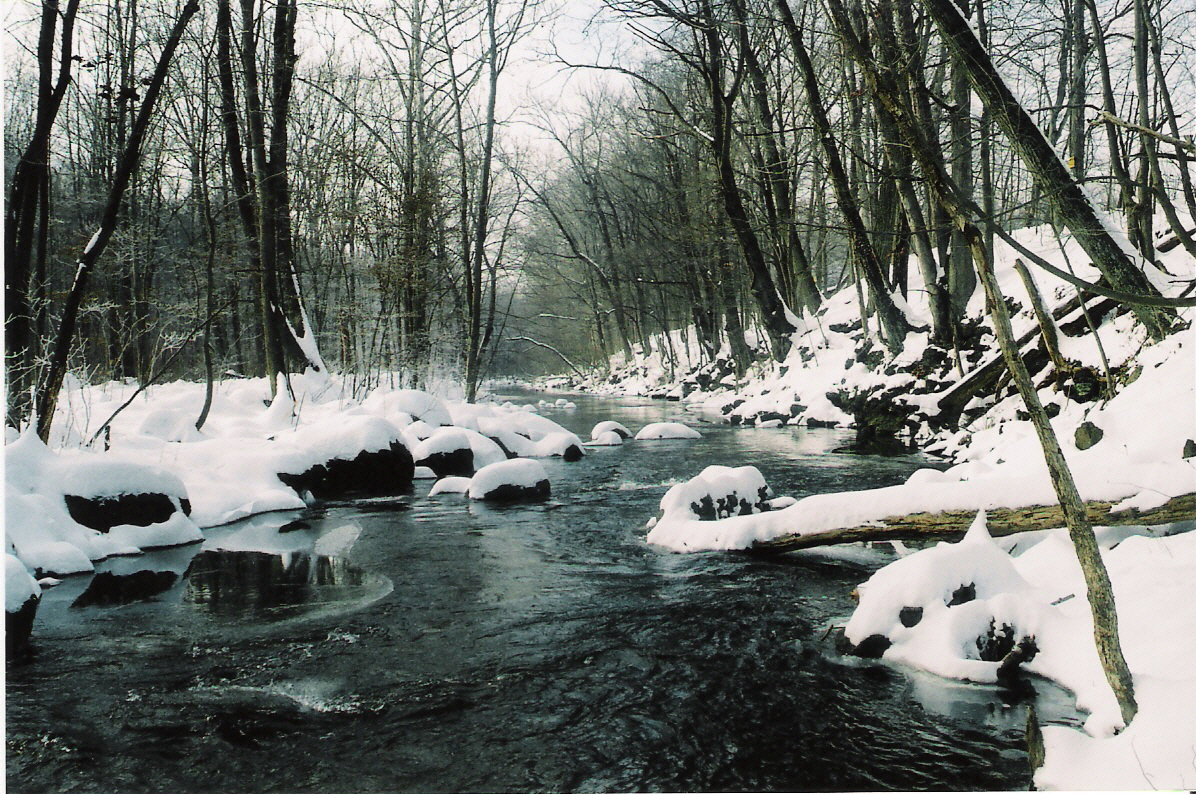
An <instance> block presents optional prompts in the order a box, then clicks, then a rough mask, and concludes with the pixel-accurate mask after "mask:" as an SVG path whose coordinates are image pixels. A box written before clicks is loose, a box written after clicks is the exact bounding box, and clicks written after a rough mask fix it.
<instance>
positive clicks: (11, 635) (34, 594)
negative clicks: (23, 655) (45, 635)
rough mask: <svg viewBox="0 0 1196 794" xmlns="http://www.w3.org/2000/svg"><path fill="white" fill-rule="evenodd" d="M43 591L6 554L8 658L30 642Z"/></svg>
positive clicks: (5, 628)
mask: <svg viewBox="0 0 1196 794" xmlns="http://www.w3.org/2000/svg"><path fill="white" fill-rule="evenodd" d="M41 597H42V591H41V588H40V587H38V585H37V580H36V579H34V578H33V577H32V576H30V575H29V571H28V570H27V569H26V568H25V566H24V565H23V564H22V563H21V561H20V560H18V559H17V558H16V557H14V556H13V555H11V554H8V553H6V554H5V555H4V647H5V651H6V652H7V654H8V658H10V659H11V658H12V656H13V654H14V653H16V652H17V651H20V650H21V649H22V648H23V647H24V646H25V644H26V643H28V642H29V636H30V635H31V634H32V633H33V618H34V616H35V615H36V614H37V605H38V602H39V601H40V600H41Z"/></svg>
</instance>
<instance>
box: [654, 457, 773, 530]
mask: <svg viewBox="0 0 1196 794" xmlns="http://www.w3.org/2000/svg"><path fill="white" fill-rule="evenodd" d="M771 497H772V489H771V488H769V487H768V484H767V483H766V482H765V481H764V475H762V474H761V473H760V470H759V469H757V468H756V467H755V466H740V467H739V468H734V469H733V468H730V467H729V466H707V467H706V468H705V469H703V470H702V473H701V474H699V475H698V476H697V477H694V478H693V479H692V480H689V481H688V482H683V483H680V484H678V485H674V486H673V487H672V488H670V489H669V490H668V491H666V492H665V495H664V496H663V497H662V498H661V500H660V509H661V511H662V512H663V513H664V518H663V521H670V520H676V519H678V518H684V519H686V520H690V519H694V518H696V519H698V520H702V521H715V520H718V519H722V518H727V517H729V516H740V515H744V516H746V515H751V514H753V513H760V512H763V511H765V510H768V509H769V504H768V500H769V499H770V498H771Z"/></svg>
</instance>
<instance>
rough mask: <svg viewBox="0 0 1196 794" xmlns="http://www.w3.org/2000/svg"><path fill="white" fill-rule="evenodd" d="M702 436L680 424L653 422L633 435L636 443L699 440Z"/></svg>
mask: <svg viewBox="0 0 1196 794" xmlns="http://www.w3.org/2000/svg"><path fill="white" fill-rule="evenodd" d="M701 437H702V434H701V433H699V432H698V431H697V430H694V429H693V428H692V427H690V426H688V425H683V424H681V423H680V422H653V423H652V424H650V425H644V427H643V428H642V429H641V430H640V431H639V432H638V433H636V434H635V440H636V441H660V440H664V439H673V438H701Z"/></svg>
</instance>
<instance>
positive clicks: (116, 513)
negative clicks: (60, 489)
mask: <svg viewBox="0 0 1196 794" xmlns="http://www.w3.org/2000/svg"><path fill="white" fill-rule="evenodd" d="M63 498H65V499H66V509H67V510H68V511H69V512H70V514H71V518H73V519H75V521H77V522H78V523H80V524H82V525H83V526H85V527H90V528H91V529H96V530H99V531H100V532H107V531H108V530H110V529H112V528H113V527H116V526H121V525H122V524H133V525H135V526H139V527H147V526H149V525H150V524H160V523H162V522H163V521H166V520H167V519H169V518H170V517H171V516H172V515H173V514H174V512H175V509H176V508H175V505H174V502H173V501H171V499H170V497H169V496H167V495H166V494H162V493H129V494H121V495H119V496H99V497H95V498H90V497H86V496H76V495H74V494H66V495H65V497H63ZM187 506H188V507H190V504H189V503H188V505H187Z"/></svg>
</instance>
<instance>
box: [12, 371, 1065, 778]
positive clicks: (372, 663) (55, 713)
mask: <svg viewBox="0 0 1196 794" xmlns="http://www.w3.org/2000/svg"><path fill="white" fill-rule="evenodd" d="M507 396H510V397H511V398H512V399H515V400H516V401H519V402H527V401H529V400H530V401H533V402H534V401H535V400H536V399H537V398H538V397H539V396H540V395H534V394H530V393H520V394H517V395H507V394H504V395H503V398H506V397H507ZM554 397H555V395H554ZM573 399H574V400H575V402H576V403H577V406H578V407H577V408H576V410H571V411H552V412H551V413H549V414H548V415H550V416H551V418H553V419H554V420H555V421H557V422H560V423H561V424H563V425H564V426H566V427H567V428H569V429H570V430H572V431H573V432H575V433H577V434H578V435H580V436H582V437H583V438H588V437H589V429H590V428H591V427H592V426H593V425H594V424H595V423H596V422H598V421H601V420H604V419H614V420H617V421H620V422H622V423H623V424H625V425H627V426H628V427H631V428H632V430H633V432H634V430H635V429H636V428H638V427H640V426H642V425H644V424H646V423H648V422H654V421H664V420H677V419H683V420H685V421H687V422H690V423H694V422H695V420H696V419H698V418H699V417H696V416H694V415H692V414H687V412H686V411H685V410H684V409H683V408H682V407H681V406H679V405H678V404H677V403H666V402H661V401H651V400H613V399H601V398H589V397H576V398H573ZM698 427H699V428H700V430H701V432H702V433H703V435H704V437H703V438H702V439H700V440H694V441H661V442H636V441H628V442H627V443H626V444H625V445H624V446H622V447H593V448H589V449H588V450H587V453H588V454H587V455H586V457H585V458H584V459H583V460H581V461H579V462H576V463H565V462H563V461H562V460H560V459H559V458H554V459H548V460H545V461H544V464H545V467H546V468H547V470H548V473H549V477H550V479H551V482H552V498H551V499H550V500H549V501H547V502H545V503H540V504H531V505H526V504H525V505H510V506H490V505H486V504H481V503H478V502H471V501H469V500H467V499H465V498H464V497H462V496H460V495H456V494H445V495H440V496H437V497H434V498H428V497H427V496H426V494H427V493H428V489H429V488H430V486H431V484H432V483H431V481H416V482H415V484H414V487H413V489H412V492H411V494H410V495H408V496H404V497H402V498H399V499H387V500H373V501H364V502H356V503H333V504H325V505H318V506H315V507H311V508H309V509H307V510H304V511H294V512H286V513H270V514H265V515H260V516H257V517H255V518H252V519H248V520H246V521H242V522H239V523H237V524H233V525H229V526H226V527H220V528H215V529H209V530H205V535H206V536H207V541H206V542H205V543H204V544H202V545H194V546H188V547H183V548H175V549H168V550H163V551H157V552H151V553H149V554H146V555H144V556H139V557H130V558H117V559H112V560H109V561H107V562H105V563H102V564H100V565H98V566H97V572H98V573H97V575H96V576H94V577H93V576H90V575H89V576H81V577H72V578H69V579H67V580H66V581H65V582H64V583H63V584H61V585H59V586H57V587H55V588H53V589H50V590H47V591H46V592H45V594H44V597H43V600H42V605H41V609H40V611H39V613H38V616H37V620H36V623H35V628H34V636H33V652H32V656H31V658H30V659H29V660H27V661H24V662H20V663H12V664H10V665H9V666H8V670H7V726H8V727H7V751H8V771H7V783H8V790H9V791H13V792H39V791H68V790H69V791H89V792H112V791H122V792H133V791H166V790H170V791H180V792H192V791H195V792H199V791H219V792H240V791H246V792H249V791H253V792H258V791H318V792H342V791H343V792H373V791H379V792H381V791H532V790H536V791H539V790H549V791H561V790H569V791H629V790H631V791H649V790H663V791H727V790H737V791H773V790H784V791H798V790H817V791H831V790H856V791H858V790H875V789H890V788H897V789H910V790H921V789H949V790H967V789H987V790H993V789H1001V790H1008V789H1025V788H1027V786H1028V785H1029V783H1030V769H1029V765H1028V762H1027V759H1026V752H1025V747H1024V723H1025V711H1026V705H1027V703H1029V702H1032V701H1033V700H1034V699H1035V696H1034V694H1033V693H1032V692H1031V693H1027V692H1020V693H1017V694H1014V693H1007V692H1004V691H1002V690H999V689H997V688H994V687H982V686H977V685H965V684H958V683H953V682H949V681H944V680H941V679H937V678H934V677H932V676H928V675H922V674H915V673H911V672H908V671H903V670H901V669H898V668H896V667H893V666H891V665H888V664H885V663H883V662H874V661H862V660H858V659H855V658H847V657H842V656H840V655H839V654H838V653H837V652H836V651H835V647H834V646H835V643H834V640H833V637H832V634H833V627H834V626H836V625H842V624H843V623H844V622H845V621H846V619H847V617H848V616H849V615H850V613H851V610H852V607H853V601H852V599H851V596H850V593H851V591H852V589H853V588H854V587H856V585H858V584H859V583H860V582H862V581H864V580H865V579H866V578H867V577H868V576H869V575H870V573H871V572H872V571H874V570H876V569H877V568H879V567H880V566H881V565H883V564H884V563H886V562H887V561H889V560H891V559H893V556H894V552H893V551H892V549H891V548H889V546H888V544H884V545H883V547H880V546H878V547H877V548H874V549H864V548H857V547H851V548H844V549H838V550H835V549H830V550H823V551H818V552H813V551H810V552H800V553H795V554H789V555H785V556H782V557H776V558H767V559H765V558H757V557H752V556H749V555H744V554H728V553H703V554H689V555H683V554H674V553H671V552H668V551H664V550H662V549H658V548H655V547H652V546H649V545H648V544H646V543H645V542H644V539H643V538H644V534H645V529H644V524H645V522H646V521H647V520H648V519H649V518H650V517H652V516H654V515H656V513H657V509H658V504H659V501H660V498H661V496H662V495H663V494H664V492H665V490H666V489H667V487H668V486H669V485H672V484H674V483H677V482H681V481H684V480H685V479H688V478H689V477H692V476H694V475H696V474H698V473H699V472H700V471H701V470H702V468H703V467H705V466H707V465H710V464H715V463H718V464H724V465H730V466H739V465H745V464H751V465H755V466H757V467H758V468H759V469H760V471H761V472H762V473H763V474H764V476H765V478H766V480H767V481H768V483H769V484H770V485H771V486H772V488H773V490H774V492H775V493H776V494H778V495H792V496H799V497H800V496H804V495H808V494H812V493H819V492H828V491H846V490H855V489H860V488H869V487H879V486H885V485H894V484H898V483H901V482H904V481H905V479H906V478H907V477H908V476H909V474H910V473H911V472H912V471H914V470H915V469H916V468H918V467H920V466H924V465H926V464H927V462H928V461H927V460H926V459H924V458H922V457H919V456H907V457H896V458H880V457H865V456H853V455H846V454H837V453H833V452H832V451H831V450H833V449H834V448H836V447H839V446H842V445H844V444H847V443H849V441H850V440H851V433H850V432H849V431H841V430H840V431H837V430H821V429H820V430H806V429H793V428H780V429H753V428H732V427H730V426H727V425H720V424H705V423H703V424H699V425H698ZM345 527H351V528H352V529H344V528H345ZM357 530H359V532H357ZM105 574H108V576H105ZM1033 686H1034V688H1035V689H1036V690H1037V693H1038V694H1037V701H1038V707H1039V710H1040V713H1042V712H1043V711H1046V712H1047V713H1050V712H1052V711H1057V712H1058V713H1060V714H1066V713H1067V711H1068V706H1067V698H1066V696H1065V695H1064V694H1062V693H1061V692H1059V691H1058V690H1056V689H1054V688H1053V687H1050V686H1049V685H1047V684H1045V683H1042V682H1038V681H1035V682H1034V684H1033ZM1052 704H1053V705H1052Z"/></svg>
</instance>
